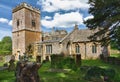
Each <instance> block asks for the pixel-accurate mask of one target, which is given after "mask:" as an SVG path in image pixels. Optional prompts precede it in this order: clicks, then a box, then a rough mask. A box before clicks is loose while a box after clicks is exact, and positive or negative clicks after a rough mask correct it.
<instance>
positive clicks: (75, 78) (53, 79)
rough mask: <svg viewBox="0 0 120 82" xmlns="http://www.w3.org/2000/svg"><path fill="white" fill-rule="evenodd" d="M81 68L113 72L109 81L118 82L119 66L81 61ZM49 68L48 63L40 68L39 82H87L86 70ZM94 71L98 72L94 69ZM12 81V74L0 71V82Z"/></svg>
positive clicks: (119, 81) (119, 76)
mask: <svg viewBox="0 0 120 82" xmlns="http://www.w3.org/2000/svg"><path fill="white" fill-rule="evenodd" d="M82 66H88V67H100V68H102V69H112V70H115V73H116V74H115V77H112V78H111V80H112V81H113V82H120V70H119V69H120V66H117V65H111V64H107V63H104V62H103V61H101V60H82ZM50 68H51V63H50V62H46V63H44V64H43V65H42V66H41V67H40V69H39V75H40V78H41V80H42V81H41V82H88V81H87V80H85V79H84V76H85V74H86V73H87V70H85V71H83V70H80V68H79V69H77V70H70V71H68V72H65V73H64V72H51V71H48V70H49V69H50ZM96 71H98V70H97V69H96ZM109 73H111V72H109ZM110 76H111V74H110ZM14 81H15V76H14V72H8V71H0V82H14Z"/></svg>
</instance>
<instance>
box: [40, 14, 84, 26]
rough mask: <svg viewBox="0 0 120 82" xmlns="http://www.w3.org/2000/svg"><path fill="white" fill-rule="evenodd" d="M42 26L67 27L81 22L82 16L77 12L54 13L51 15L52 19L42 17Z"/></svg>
mask: <svg viewBox="0 0 120 82" xmlns="http://www.w3.org/2000/svg"><path fill="white" fill-rule="evenodd" d="M41 22H42V26H45V27H47V28H52V27H62V28H69V27H72V26H74V25H75V24H78V25H80V24H83V16H82V14H80V13H79V12H71V13H65V14H59V13H56V14H55V15H54V17H53V20H46V19H43V20H42V21H41Z"/></svg>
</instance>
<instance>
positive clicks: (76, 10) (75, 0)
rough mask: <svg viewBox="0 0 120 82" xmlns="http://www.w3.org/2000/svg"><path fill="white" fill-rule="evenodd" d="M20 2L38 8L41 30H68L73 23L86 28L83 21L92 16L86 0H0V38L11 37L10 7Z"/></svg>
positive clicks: (71, 27) (70, 29) (71, 28)
mask: <svg viewBox="0 0 120 82" xmlns="http://www.w3.org/2000/svg"><path fill="white" fill-rule="evenodd" d="M22 2H26V3H28V4H30V5H31V6H33V7H37V8H39V9H40V12H41V19H40V20H41V21H40V22H41V28H42V31H43V32H49V31H51V29H52V28H53V27H54V28H56V29H64V30H67V31H68V32H70V31H72V30H73V28H74V26H75V24H77V25H78V26H79V29H86V26H85V25H84V24H83V21H84V20H87V19H90V18H93V16H92V15H90V14H89V13H88V9H89V7H90V5H89V4H87V2H88V0H0V40H2V38H3V37H4V36H11V37H12V9H13V8H15V7H16V6H17V5H19V4H20V3H22Z"/></svg>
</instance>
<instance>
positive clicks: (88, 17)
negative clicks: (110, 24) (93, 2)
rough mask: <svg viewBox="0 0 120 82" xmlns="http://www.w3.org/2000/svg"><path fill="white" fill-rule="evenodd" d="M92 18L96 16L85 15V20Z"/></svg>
mask: <svg viewBox="0 0 120 82" xmlns="http://www.w3.org/2000/svg"><path fill="white" fill-rule="evenodd" d="M92 18H94V16H92V15H90V16H87V17H85V18H84V20H85V21H86V20H88V19H92Z"/></svg>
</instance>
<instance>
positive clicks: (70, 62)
mask: <svg viewBox="0 0 120 82" xmlns="http://www.w3.org/2000/svg"><path fill="white" fill-rule="evenodd" d="M51 68H58V69H72V70H76V68H77V65H76V62H75V59H73V58H71V57H64V56H63V55H51Z"/></svg>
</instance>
